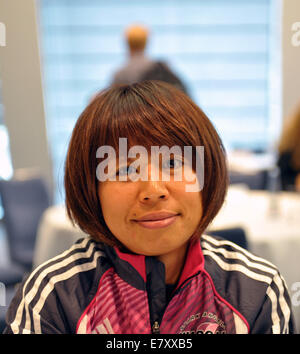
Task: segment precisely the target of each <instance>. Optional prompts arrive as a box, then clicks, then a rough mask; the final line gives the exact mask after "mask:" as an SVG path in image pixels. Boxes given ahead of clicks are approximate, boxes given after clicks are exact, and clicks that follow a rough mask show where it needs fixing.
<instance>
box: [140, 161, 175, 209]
mask: <svg viewBox="0 0 300 354" xmlns="http://www.w3.org/2000/svg"><path fill="white" fill-rule="evenodd" d="M152 172H153V170H152ZM156 172H157V171H156ZM154 174H155V173H154ZM152 177H153V178H152ZM168 196H169V192H168V189H167V187H166V182H164V181H161V180H157V179H156V178H155V177H154V175H153V176H152V174H151V165H149V166H148V180H147V181H142V182H141V190H140V201H141V202H143V203H145V202H146V203H147V202H148V203H149V202H157V201H161V200H166V199H168Z"/></svg>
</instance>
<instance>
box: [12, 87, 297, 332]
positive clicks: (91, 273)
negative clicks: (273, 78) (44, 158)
mask: <svg viewBox="0 0 300 354" xmlns="http://www.w3.org/2000/svg"><path fill="white" fill-rule="evenodd" d="M157 147H159V148H162V147H164V152H165V154H164V156H162V154H160V153H158V150H157V149H156V148H157ZM168 152H169V154H168ZM227 184H228V178H227V170H226V162H225V153H224V149H223V146H222V143H221V140H220V138H219V136H218V134H217V132H216V131H215V129H214V127H213V125H212V124H211V122H210V121H209V119H208V118H207V117H206V115H205V114H204V113H203V112H202V111H201V110H200V108H199V107H197V106H196V105H195V104H194V103H193V102H192V101H191V99H190V98H188V97H187V96H186V95H185V94H184V93H182V92H181V91H179V90H177V89H176V88H174V87H172V86H170V85H168V84H165V83H162V82H152V81H148V82H143V83H139V84H133V85H128V86H118V87H113V88H110V89H108V90H106V91H104V92H101V93H100V94H98V95H97V96H96V97H95V98H94V100H93V101H92V102H91V103H90V104H89V106H88V107H87V108H86V109H85V110H84V111H83V113H82V114H81V116H80V117H79V120H78V122H77V124H76V126H75V128H74V131H73V135H72V138H71V142H70V145H69V150H68V156H67V160H66V168H65V189H66V207H67V211H68V215H69V217H70V218H71V220H72V221H73V222H74V223H75V224H77V225H78V226H79V227H80V228H81V229H82V230H83V231H85V232H86V233H87V234H88V235H89V236H88V237H86V238H85V239H83V240H79V241H78V242H77V243H76V244H75V245H74V246H73V247H72V248H71V249H70V250H68V251H66V252H64V253H63V254H61V255H59V256H57V257H55V258H54V259H52V260H50V261H48V262H46V263H44V264H42V265H41V266H39V267H38V268H37V269H36V270H35V271H34V272H33V273H32V274H31V276H30V277H29V278H28V279H27V280H26V281H25V282H24V284H23V286H22V287H21V288H20V290H19V291H18V294H17V295H16V297H15V299H14V301H13V302H12V305H11V307H10V310H9V312H8V316H7V322H8V326H7V328H6V333H123V334H124V333H125V334H126V333H137V334H143V333H146V334H147V333H149V334H150V333H171V334H172V333H292V332H293V331H294V329H293V321H292V316H291V308H290V300H289V296H288V293H287V289H286V287H285V283H284V281H283V279H282V278H281V276H280V274H279V273H278V271H277V269H276V268H275V267H274V266H273V265H272V264H270V263H269V262H267V261H265V260H263V259H261V258H258V257H256V256H253V255H252V254H250V253H249V252H247V251H245V250H243V249H242V248H240V247H238V246H236V245H234V244H233V243H231V242H229V241H225V240H220V239H218V238H216V237H212V236H206V235H204V234H203V233H204V231H205V229H206V228H207V226H208V225H209V223H210V222H211V221H212V219H213V218H214V217H215V215H216V214H217V213H218V211H219V209H220V208H221V206H222V204H223V201H224V198H225V194H226V190H227Z"/></svg>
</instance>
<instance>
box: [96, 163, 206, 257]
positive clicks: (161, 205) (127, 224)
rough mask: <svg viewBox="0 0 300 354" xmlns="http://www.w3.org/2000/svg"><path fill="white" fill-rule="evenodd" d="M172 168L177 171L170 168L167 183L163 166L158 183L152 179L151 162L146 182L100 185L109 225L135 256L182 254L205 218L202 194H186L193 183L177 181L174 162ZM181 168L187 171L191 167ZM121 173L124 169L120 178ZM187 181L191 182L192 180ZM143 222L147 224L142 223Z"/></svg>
mask: <svg viewBox="0 0 300 354" xmlns="http://www.w3.org/2000/svg"><path fill="white" fill-rule="evenodd" d="M172 166H174V168H171V172H170V178H169V180H168V181H164V180H162V178H161V176H162V173H164V172H163V166H160V167H159V170H160V171H159V172H160V175H159V176H160V178H159V180H155V178H151V162H149V163H148V164H147V166H146V169H147V170H148V180H146V181H141V180H139V181H131V180H128V181H125V182H123V181H118V180H117V181H105V182H101V183H99V186H98V196H99V199H100V203H101V207H102V212H103V217H104V220H105V222H106V225H107V226H108V228H109V229H110V231H111V232H112V233H113V234H114V236H115V237H116V238H117V239H118V240H119V241H120V242H121V243H122V244H123V245H125V246H126V248H127V249H129V250H130V251H132V252H134V253H137V254H143V255H147V256H161V255H166V254H169V253H171V252H172V253H174V252H175V254H176V252H178V254H179V253H180V252H181V251H182V249H183V248H185V247H186V245H187V242H188V240H189V239H190V237H191V236H192V235H193V233H194V232H195V231H196V228H197V226H198V225H199V222H200V220H201V217H202V199H201V193H200V192H199V191H198V192H190V191H188V192H187V191H186V188H185V187H186V185H187V184H190V183H193V182H188V181H187V180H186V179H185V174H184V173H182V178H181V180H180V181H178V180H174V175H175V173H176V163H174V161H173V164H172ZM182 168H183V171H184V169H187V168H189V167H186V166H183V167H182ZM123 171H124V169H123ZM174 171H175V172H174ZM121 172H122V169H121V170H120V175H121ZM125 172H127V166H125ZM189 173H191V174H192V175H194V176H195V178H196V174H195V173H194V171H193V170H191V169H190V171H189ZM156 179H157V178H156ZM188 180H189V181H191V179H190V178H189V179H188ZM153 213H154V215H150V214H153ZM158 213H162V214H160V215H159V214H158ZM163 213H165V214H164V215H163ZM168 213H169V215H168ZM155 214H157V215H155ZM171 215H173V216H171ZM166 217H167V218H166ZM143 218H144V219H148V220H144V221H141V219H143ZM149 219H150V220H149ZM155 219H159V220H156V221H155ZM163 219H164V220H163Z"/></svg>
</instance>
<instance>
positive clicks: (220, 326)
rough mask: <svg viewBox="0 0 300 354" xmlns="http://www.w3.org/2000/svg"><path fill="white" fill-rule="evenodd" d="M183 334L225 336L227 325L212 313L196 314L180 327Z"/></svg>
mask: <svg viewBox="0 0 300 354" xmlns="http://www.w3.org/2000/svg"><path fill="white" fill-rule="evenodd" d="M180 333H183V334H225V333H226V329H225V324H224V322H223V321H222V320H220V319H219V318H218V317H217V315H215V314H214V313H212V312H206V311H205V312H203V313H202V314H201V313H199V312H198V313H196V314H194V315H192V316H190V317H189V318H188V319H187V320H186V321H185V322H184V323H183V324H182V326H181V327H180Z"/></svg>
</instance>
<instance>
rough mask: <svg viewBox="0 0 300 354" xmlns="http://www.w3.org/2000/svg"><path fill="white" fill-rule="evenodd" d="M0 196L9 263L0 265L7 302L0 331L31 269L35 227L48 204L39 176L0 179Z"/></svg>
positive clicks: (47, 197) (0, 322)
mask: <svg viewBox="0 0 300 354" xmlns="http://www.w3.org/2000/svg"><path fill="white" fill-rule="evenodd" d="M0 197H1V202H2V207H3V210H4V218H3V221H2V222H3V224H4V228H5V231H6V236H7V243H8V249H9V256H10V257H9V258H10V263H9V264H7V265H5V266H0V282H1V283H2V284H4V286H5V291H6V294H7V295H6V306H5V307H3V306H2V309H1V312H0V331H1V332H2V329H3V327H4V326H5V313H6V310H7V307H8V305H9V303H10V301H11V299H12V297H13V295H14V293H15V289H16V286H17V284H18V283H19V282H21V281H22V280H23V278H24V276H25V275H26V274H27V273H29V272H30V271H31V270H32V263H33V256H34V249H35V241H36V234H37V228H38V225H39V222H40V219H41V216H42V215H43V213H44V211H45V210H46V209H47V208H48V207H49V206H50V205H51V198H50V195H49V191H48V189H47V186H46V184H45V182H44V181H43V179H42V178H38V177H35V178H28V179H22V180H19V179H11V180H9V181H5V180H0Z"/></svg>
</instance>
